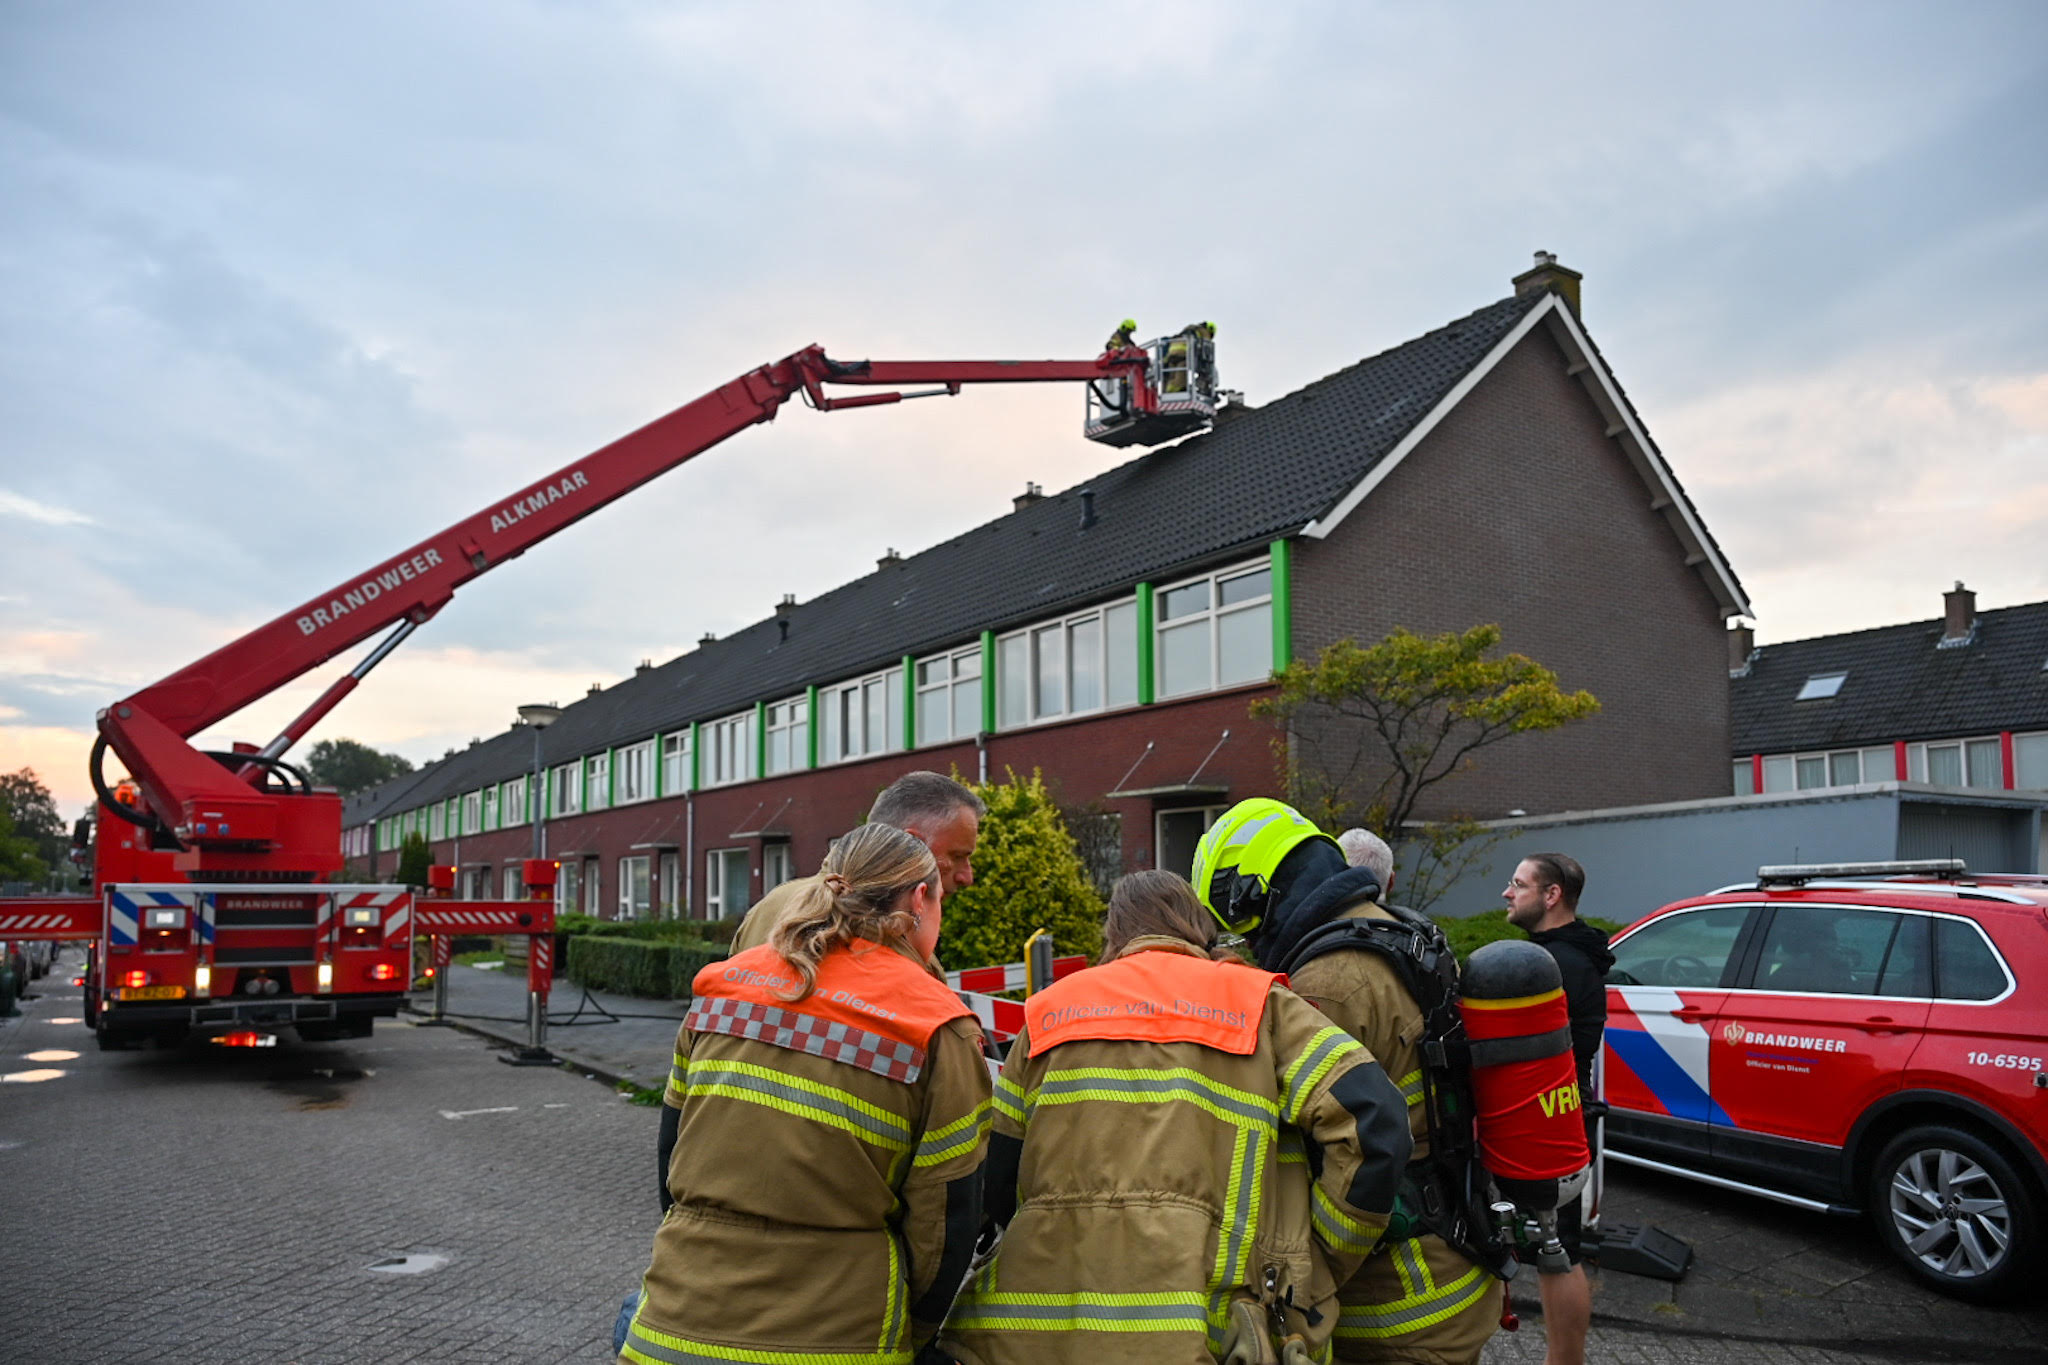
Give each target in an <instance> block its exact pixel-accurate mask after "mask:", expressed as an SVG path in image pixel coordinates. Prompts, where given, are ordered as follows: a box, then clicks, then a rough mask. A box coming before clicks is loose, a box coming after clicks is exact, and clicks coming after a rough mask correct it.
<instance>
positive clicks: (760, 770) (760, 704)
mask: <svg viewBox="0 0 2048 1365" xmlns="http://www.w3.org/2000/svg"><path fill="white" fill-rule="evenodd" d="M754 776H756V777H766V776H768V703H767V702H765V701H757V702H755V703H754Z"/></svg>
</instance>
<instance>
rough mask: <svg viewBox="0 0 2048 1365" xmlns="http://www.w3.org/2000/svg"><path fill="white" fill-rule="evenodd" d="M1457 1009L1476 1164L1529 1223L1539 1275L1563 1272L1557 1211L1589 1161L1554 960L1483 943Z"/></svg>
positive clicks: (1514, 944)
mask: <svg viewBox="0 0 2048 1365" xmlns="http://www.w3.org/2000/svg"><path fill="white" fill-rule="evenodd" d="M1458 1012H1459V1013H1460V1014H1461V1015H1463V1017H1464V1020H1465V1033H1466V1036H1467V1037H1468V1038H1469V1039H1470V1040H1471V1048H1472V1096H1473V1102H1474V1108H1475V1113H1474V1116H1473V1117H1474V1119H1475V1122H1476V1126H1477V1129H1478V1142H1479V1159H1480V1162H1481V1163H1482V1164H1483V1165H1484V1166H1485V1167H1486V1170H1487V1172H1488V1174H1490V1175H1491V1176H1492V1177H1493V1182H1494V1185H1495V1187H1496V1188H1497V1189H1498V1190H1499V1191H1500V1194H1501V1196H1502V1198H1503V1199H1504V1200H1505V1201H1507V1202H1508V1203H1511V1204H1513V1205H1514V1206H1515V1208H1516V1209H1518V1210H1519V1211H1520V1212H1522V1213H1524V1214H1527V1215H1530V1216H1532V1217H1534V1218H1535V1220H1536V1223H1537V1226H1538V1228H1539V1229H1540V1230H1541V1243H1542V1249H1541V1252H1540V1254H1539V1258H1538V1264H1539V1266H1540V1268H1541V1269H1543V1270H1544V1271H1546V1272H1557V1271H1562V1270H1564V1269H1567V1268H1568V1265H1569V1263H1568V1262H1566V1261H1565V1260H1564V1253H1563V1249H1562V1247H1560V1246H1558V1245H1557V1236H1556V1230H1557V1210H1558V1208H1559V1207H1560V1206H1561V1205H1563V1204H1564V1203H1565V1202H1566V1201H1567V1200H1570V1199H1574V1198H1576V1197H1577V1196H1578V1194H1579V1191H1580V1190H1581V1189H1582V1188H1583V1187H1584V1185H1585V1180H1586V1175H1587V1168H1588V1162H1589V1161H1590V1157H1589V1155H1588V1152H1587V1147H1586V1128H1585V1118H1584V1113H1583V1109H1582V1100H1581V1097H1580V1095H1579V1081H1578V1069H1577V1066H1576V1065H1575V1063H1574V1062H1573V1059H1572V1037H1571V1015H1570V1012H1569V1010H1568V1009H1567V1007H1566V1005H1565V998H1564V980H1563V978H1562V977H1561V976H1560V975H1559V974H1558V970H1557V963H1556V962H1555V961H1554V960H1552V958H1551V956H1550V954H1549V953H1547V952H1545V951H1544V950H1543V949H1542V948H1540V947H1538V946H1537V945H1535V944H1533V943H1529V942H1525V941H1523V940H1519V939H1503V940H1501V941H1499V942H1496V943H1489V944H1487V945H1486V946H1485V947H1483V948H1480V949H1478V950H1477V951H1475V952H1474V953H1473V954H1472V955H1471V956H1470V957H1468V958H1466V959H1465V962H1464V966H1463V970H1462V972H1461V975H1460V978H1459V989H1458Z"/></svg>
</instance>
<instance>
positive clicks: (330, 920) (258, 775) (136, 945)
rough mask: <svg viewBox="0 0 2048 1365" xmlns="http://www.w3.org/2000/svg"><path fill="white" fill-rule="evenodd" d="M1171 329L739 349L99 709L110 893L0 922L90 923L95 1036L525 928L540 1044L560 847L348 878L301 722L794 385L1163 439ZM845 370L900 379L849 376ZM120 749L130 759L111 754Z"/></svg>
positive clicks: (161, 1025) (1180, 364) (98, 873)
mask: <svg viewBox="0 0 2048 1365" xmlns="http://www.w3.org/2000/svg"><path fill="white" fill-rule="evenodd" d="M1174 340H1175V339H1173V338H1161V339H1160V340H1157V341H1154V342H1150V343H1146V344H1144V345H1140V346H1129V347H1113V348H1112V349H1110V350H1106V351H1104V352H1103V353H1102V354H1101V355H1099V356H1097V357H1096V358H1094V359H1093V360H1040V361H918V362H896V361H854V362H842V361H835V360H832V359H830V358H828V357H827V356H826V354H825V352H824V351H823V350H822V349H821V348H819V347H817V346H810V347H806V348H805V349H803V350H801V351H798V352H796V353H795V354H793V355H790V356H786V357H784V358H783V359H781V360H778V361H776V362H774V363H773V364H769V365H763V366H761V367H760V368H758V369H754V370H750V371H748V372H747V373H745V374H743V375H741V376H739V377H738V378H737V379H734V380H732V381H731V382H730V383H727V384H724V385H722V386H720V387H719V388H717V389H714V390H712V391H711V392H709V393H707V394H705V395H704V396H702V397H701V398H698V399H696V400H695V401H693V402H690V403H687V404H685V405H684V406H682V407H680V408H677V409H676V410H675V411H673V412H671V413H669V414H668V415H667V416H665V417H661V418H658V419H657V420H655V421H654V422H651V423H649V424H648V425H647V426H644V427H642V428H641V429H640V430H638V431H636V432H634V433H632V434H631V435H629V436H627V437H625V438H623V439H622V440H619V441H615V442H613V443H612V444H611V445H608V446H605V447H604V448H603V449H601V450H598V451H595V452H593V453H592V454H590V455H587V456H585V457H584V458H582V459H579V460H576V461H574V462H572V463H571V464H568V465H566V466H564V467H563V468H561V469H559V470H556V471H555V472H554V473H553V474H550V475H549V476H548V477H547V478H545V479H542V480H540V481H539V482H537V483H534V484H531V485H529V486H527V487H526V488H523V489H521V490H519V491H518V492H516V493H514V494H513V495H512V496H511V497H510V498H508V499H506V500H504V501H502V502H497V503H493V504H491V505H490V506H488V507H486V508H484V509H483V510H482V511H480V512H478V513H476V514H475V515H473V516H471V517H468V518H466V519H465V520H463V521H460V522H457V523H456V524H455V525H453V526H451V527H449V528H447V529H446V530H444V531H441V532H439V533H438V534H436V535H433V536H430V537H429V538H427V539H426V540H423V541H421V542H420V543H419V544H417V545H415V546H413V547H411V548H410V549H407V550H405V551H403V552H402V553H400V554H398V555H395V556H393V557H392V558H390V559H387V560H385V561H384V562H383V563H381V564H378V565H376V566H375V567H373V568H371V569H370V570H369V571H367V572H366V573H363V574H360V575H357V576H355V577H352V578H350V579H348V580H346V581H345V582H343V583H341V584H339V585H337V586H336V587H334V588H332V589H330V590H329V591H327V592H324V593H321V594H320V595H318V596H317V597H314V598H312V599H311V600H309V601H307V602H304V603H302V604H300V605H299V606H297V607H294V608H293V609H292V610H290V611H287V612H285V613H284V614H283V615H281V616H279V617H278V618H277V619H275V620H273V621H271V622H269V623H268V624H267V625H263V626H260V627H258V628H257V629H255V630H253V631H251V632H249V633H248V634H247V635H244V636H242V637H241V638H240V639H238V640H236V641H234V642H233V643H231V644H228V645H225V646H223V647H222V648H220V649H217V650H215V651H214V652H213V653H211V654H209V655H207V656H206V657H205V658H203V659H200V660H199V661H198V662H196V663H193V664H191V665H189V666H187V667H185V668H183V669H181V670H179V671H178V672H176V673H174V674H172V675H171V676H170V677H168V678H165V679H163V680H162V681H160V682H157V683H154V684H152V685H150V686H149V687H145V688H143V689H142V690H141V691H140V692H137V693H135V694H134V695H133V696H131V697H127V698H124V699H123V700H121V701H117V702H115V703H114V704H113V705H112V706H110V707H108V708H107V709H105V710H104V711H101V712H100V713H99V737H98V739H97V740H96V741H95V742H94V744H93V748H92V757H91V761H90V771H91V778H92V783H93V789H94V791H95V793H96V794H97V795H98V798H99V805H98V807H97V810H96V812H95V820H94V822H93V823H94V836H93V837H94V858H93V877H94V888H95V893H94V894H93V895H90V896H69V897H54V896H42V897H33V898H22V899H15V900H0V938H28V939H53V940H71V941H83V942H85V943H87V944H88V945H89V948H88V966H87V969H86V974H85V1000H86V1003H85V1013H86V1021H87V1022H88V1023H89V1024H90V1025H91V1026H92V1028H93V1030H94V1032H95V1034H96V1035H97V1037H98V1041H99V1044H100V1046H101V1047H103V1048H120V1047H126V1046H130V1045H132V1044H133V1043H135V1042H137V1041H139V1040H141V1039H145V1038H150V1037H154V1038H156V1039H158V1040H161V1041H165V1042H173V1041H176V1040H178V1039H180V1038H183V1037H185V1036H186V1035H188V1034H190V1033H193V1032H195V1031H196V1032H209V1033H225V1032H233V1031H255V1030H264V1029H271V1028H277V1027H283V1026H291V1027H294V1028H296V1029H297V1030H298V1032H299V1034H300V1036H301V1037H305V1038H321V1037H337V1036H344V1035H353V1036H361V1035H364V1034H367V1033H368V1032H369V1031H370V1028H371V1025H372V1021H373V1020H375V1019H376V1018H377V1017H378V1016H380V1015H381V1016H385V1017H389V1016H391V1015H393V1014H395V1013H396V1012H397V1010H398V1007H399V1005H400V1003H401V1002H402V1000H403V998H404V993H405V991H406V989H407V988H408V986H409V985H410V982H409V979H408V978H409V975H410V970H411V967H410V964H411V956H412V941H413V938H414V936H415V935H419V934H429V935H443V936H445V935H446V934H448V933H453V932H458V931H459V932H462V933H500V934H528V935H531V936H532V943H533V949H534V950H533V952H532V953H531V954H530V955H529V979H528V980H529V1017H530V1019H531V1020H532V1021H533V1025H532V1027H533V1032H534V1047H535V1049H536V1050H537V1049H538V1048H539V1043H540V1039H541V1037H542V1036H543V1035H544V1032H545V1021H546V996H547V984H548V978H549V976H550V975H551V964H550V962H549V960H548V947H549V945H550V943H551V939H550V938H549V934H550V931H551V930H552V929H553V924H554V912H553V908H552V903H551V899H550V898H551V895H552V884H553V880H554V877H553V873H554V867H553V864H551V863H547V862H544V861H536V862H531V863H528V864H527V866H526V877H525V882H526V888H527V891H528V893H529V895H530V896H531V897H532V899H528V900H510V901H462V902H460V903H459V905H458V904H457V903H453V902H446V901H443V900H440V899H439V898H436V897H432V896H428V897H422V898H419V899H417V900H416V899H415V898H414V896H413V895H412V893H411V892H410V891H409V890H407V889H405V888H403V887H392V886H349V885H340V884H336V883H334V882H332V881H330V880H328V879H329V878H331V877H332V876H333V875H334V874H335V873H336V872H338V871H339V870H340V868H341V866H342V857H341V798H340V797H339V796H338V795H337V794H336V793H335V792H333V791H332V790H327V789H322V788H317V787H315V786H313V784H312V783H311V782H310V781H309V780H308V779H307V777H306V775H305V773H304V772H303V771H302V770H300V769H299V768H297V767H295V766H293V765H292V764H291V763H289V762H287V761H286V760H285V757H284V756H285V754H286V753H287V752H288V751H289V750H290V748H291V747H292V745H293V744H295V743H297V742H298V741H299V740H300V739H301V738H303V737H304V736H305V735H306V734H307V732H308V731H310V730H311V729H312V728H313V726H314V725H315V724H317V723H318V722H319V721H320V720H321V719H322V718H323V717H325V716H326V715H327V713H328V712H330V711H332V710H333V709H334V708H335V706H336V705H338V704H339V703H340V702H341V700H342V698H344V697H346V696H347V695H348V694H349V692H351V691H352V690H353V689H354V688H355V687H356V685H357V684H358V683H359V682H361V681H362V679H363V677H364V676H365V675H366V674H367V673H368V672H369V671H370V670H371V669H372V668H374V667H375V666H376V665H377V664H378V663H379V662H381V661H382V660H383V659H384V658H385V657H386V656H388V655H389V654H390V653H391V651H392V650H393V649H395V648H397V647H398V645H399V644H400V643H401V642H402V641H403V640H404V639H405V638H406V637H407V636H409V635H411V634H412V633H413V632H414V631H415V630H417V629H419V628H420V627H421V626H423V625H425V624H426V623H427V622H428V621H429V620H431V619H433V617H434V615H435V614H436V613H437V612H439V611H440V610H441V608H442V607H444V606H446V605H447V604H448V601H449V599H450V598H451V597H453V596H454V593H455V590H456V589H457V588H459V587H461V586H463V585H464V584H466V583H467V582H469V581H470V580H471V579H473V578H475V577H477V576H478V575H479V574H483V573H487V572H489V571H490V570H491V569H493V568H495V567H497V566H498V565H499V564H501V563H503V562H505V561H506V560H509V559H512V558H515V557H517V556H518V555H520V554H523V553H525V552H526V551H527V550H528V549H530V548H531V547H532V546H534V545H535V544H537V543H539V542H540V541H542V540H545V539H546V538H547V537H549V536H551V535H553V534H554V533H555V532H557V531H560V530H563V529H564V528H566V527H568V526H569V525H571V524H573V523H574V522H577V521H580V520H582V519H583V518H584V517H587V516H589V515H590V514H591V513H592V512H595V511H597V510H598V509H599V508H600V507H603V506H604V505H606V504H607V503H609V502H611V501H612V500H613V499H615V498H619V497H623V496H624V495H625V494H627V493H629V492H631V491H632V490H634V489H635V488H638V487H639V486H640V485H641V484H644V483H646V482H647V481H648V480H650V479H652V478H654V477H655V476H656V475H658V474H662V473H664V472H666V471H667V470H669V469H672V468H674V467H675V466H676V465H679V464H681V463H683V462H684V461H685V460H688V459H690V458H691V457H692V456H695V455H697V454H699V453H701V452H703V451H705V450H708V449H710V448H711V447H712V446H714V445H717V444H718V443H719V442H721V441H723V440H725V439H726V438H727V437H729V436H733V435H735V434H737V433H739V432H740V431H743V430H745V429H746V428H748V427H750V426H753V425H754V424H755V423H757V422H766V421H770V420H772V419H773V418H774V416H775V415H776V413H777V412H778V411H779V410H780V409H781V407H782V405H783V404H784V403H785V402H787V401H788V400H789V399H790V398H791V397H800V398H802V399H803V400H804V401H805V402H806V403H807V404H809V405H810V406H811V407H814V408H817V409H820V410H822V411H831V410H833V409H835V408H854V407H867V406H871V405H875V404H883V403H897V402H901V401H903V400H904V399H907V398H925V397H934V396H940V395H953V394H958V393H959V392H960V390H961V388H962V386H963V385H967V384H1014V383H1036V382H1046V381H1066V382H1078V383H1082V384H1085V385H1087V386H1088V408H1087V416H1086V420H1085V423H1084V426H1083V434H1084V435H1086V436H1087V437H1088V438H1089V439H1091V440H1096V441H1102V442H1104V443H1105V444H1109V445H1118V446H1122V445H1131V444H1145V445H1151V444H1157V443H1158V442H1160V441H1164V440H1169V439H1172V438H1174V437H1177V436H1182V435H1186V434H1188V433H1189V432H1192V431H1196V430H1199V429H1201V428H1202V427H1204V426H1206V425H1207V424H1208V422H1209V421H1210V420H1211V419H1212V418H1213V417H1214V415H1215V410H1216V402H1217V398H1218V393H1219V391H1218V389H1217V388H1216V379H1215V364H1214V352H1213V349H1212V348H1211V347H1212V343H1210V342H1209V341H1208V339H1207V338H1206V336H1194V335H1193V334H1190V337H1189V339H1188V340H1185V341H1182V343H1181V345H1180V346H1179V348H1178V349H1175V348H1174V345H1173V342H1174ZM1191 356H1192V357H1197V358H1198V361H1199V363H1195V362H1191V361H1190V359H1189V357H1191ZM1162 376H1164V377H1165V378H1164V382H1162ZM832 385H850V386H867V387H879V388H883V389H887V390H889V391H887V392H879V393H862V394H855V395H850V396H849V395H843V394H842V395H837V396H834V395H833V394H831V393H829V392H828V388H827V386H832ZM902 385H929V386H931V387H928V388H923V389H913V390H909V391H905V390H903V389H901V388H898V387H897V386H902ZM380 630H384V631H388V633H387V634H386V635H385V636H384V638H383V639H382V640H381V641H379V642H378V643H377V644H376V646H375V647H374V648H372V649H371V650H370V652H369V653H368V654H367V655H366V656H365V657H364V658H363V659H362V660H361V662H359V663H357V664H356V665H355V666H354V667H353V668H351V669H350V670H349V671H348V672H347V673H346V674H344V675H343V676H342V677H340V678H338V679H336V680H335V681H334V682H333V684H331V685H330V686H329V687H328V688H327V689H326V690H325V691H324V692H322V693H321V694H320V696H319V697H318V698H317V699H316V700H315V701H314V702H313V704H312V705H311V706H309V707H308V708H307V709H306V710H305V711H304V713H302V714H301V715H300V716H298V717H297V718H296V719H295V720H293V721H292V722H291V723H290V724H289V725H287V726H286V727H285V728H284V730H283V732H282V733H280V734H279V735H278V736H277V737H276V738H275V739H272V740H271V741H270V742H269V743H268V744H265V745H263V746H261V747H258V746H256V745H254V744H242V743H237V744H234V745H232V746H231V747H230V748H229V749H226V750H221V751H213V752H202V751H200V750H198V749H195V748H194V747H193V746H192V745H191V744H190V743H189V742H188V741H189V739H190V737H191V736H193V735H196V734H198V733H199V732H200V731H202V730H204V729H206V728H207V727H209V726H212V725H214V724H216V723H218V722H220V721H222V720H224V719H226V718H227V717H229V716H232V715H233V714H235V713H236V712H238V711H240V710H241V709H242V708H244V707H246V706H248V705H249V704H250V703H251V702H253V701H256V700H257V699H258V698H261V697H263V696H266V695H268V694H269V693H271V692H274V691H276V690H277V689H278V688H280V687H282V686H284V685H285V684H287V683H289V682H291V681H292V680H293V679H295V678H298V677H300V676H301V675H303V674H305V673H307V672H308V671H310V670H312V669H314V668H317V667H319V666H320V665H321V664H323V663H325V662H327V661H328V660H330V659H332V658H334V657H335V656H336V655H337V654H339V653H341V652H342V651H343V650H346V649H349V648H351V647H352V646H355V645H358V644H360V643H362V642H364V641H365V640H367V639H369V637H370V636H372V635H374V634H375V633H377V632H378V631H380ZM109 751H111V752H112V753H113V755H114V756H115V757H116V758H118V759H119V760H120V762H121V764H122V765H124V766H125V768H126V769H127V772H128V773H129V774H130V775H131V776H129V777H127V778H123V779H119V780H115V779H110V778H109V777H108V776H107V773H106V764H107V755H108V753H109ZM441 941H442V943H443V944H445V937H443V938H442V940H441Z"/></svg>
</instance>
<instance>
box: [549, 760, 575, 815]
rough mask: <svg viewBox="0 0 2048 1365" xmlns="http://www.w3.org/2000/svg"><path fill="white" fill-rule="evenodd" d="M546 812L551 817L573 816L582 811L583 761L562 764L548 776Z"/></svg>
mask: <svg viewBox="0 0 2048 1365" xmlns="http://www.w3.org/2000/svg"><path fill="white" fill-rule="evenodd" d="M548 781H549V783H550V784H551V786H552V790H550V791H549V792H548V811H549V813H550V814H553V815H574V814H576V813H577V812H578V811H580V810H582V809H583V761H582V760H581V759H578V760H576V761H575V762H573V763H564V764H563V765H562V766H561V767H559V768H556V769H554V770H553V771H552V772H550V773H549V774H548Z"/></svg>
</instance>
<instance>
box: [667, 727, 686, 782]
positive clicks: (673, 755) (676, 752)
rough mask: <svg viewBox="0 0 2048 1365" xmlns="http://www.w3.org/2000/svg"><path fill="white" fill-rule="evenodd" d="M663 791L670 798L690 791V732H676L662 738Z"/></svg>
mask: <svg viewBox="0 0 2048 1365" xmlns="http://www.w3.org/2000/svg"><path fill="white" fill-rule="evenodd" d="M661 789H662V791H663V792H665V793H666V794H668V795H669V796H680V795H682V794H683V793H684V792H686V791H688V790H690V732H689V731H688V730H675V731H671V732H670V733H668V734H665V735H663V736H662V737H661Z"/></svg>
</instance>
